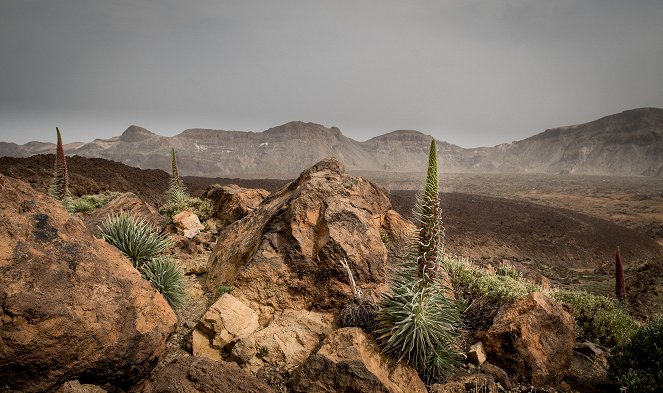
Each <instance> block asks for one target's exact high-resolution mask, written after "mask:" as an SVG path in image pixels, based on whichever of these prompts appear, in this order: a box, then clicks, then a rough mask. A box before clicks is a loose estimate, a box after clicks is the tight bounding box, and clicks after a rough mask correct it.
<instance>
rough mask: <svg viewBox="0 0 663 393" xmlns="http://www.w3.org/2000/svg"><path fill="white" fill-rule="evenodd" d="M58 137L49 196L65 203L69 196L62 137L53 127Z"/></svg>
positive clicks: (56, 128) (58, 130) (57, 129)
mask: <svg viewBox="0 0 663 393" xmlns="http://www.w3.org/2000/svg"><path fill="white" fill-rule="evenodd" d="M55 131H56V133H57V136H58V141H57V146H56V150H55V168H54V170H53V183H52V184H51V188H50V190H49V191H50V194H51V196H52V197H53V198H55V199H57V200H58V201H65V200H66V199H68V198H69V197H70V195H69V175H68V173H67V158H66V157H65V155H64V147H62V135H61V134H60V129H59V128H58V127H55Z"/></svg>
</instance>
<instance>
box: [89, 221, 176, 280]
mask: <svg viewBox="0 0 663 393" xmlns="http://www.w3.org/2000/svg"><path fill="white" fill-rule="evenodd" d="M99 229H100V231H101V232H100V234H101V237H102V238H103V239H104V240H106V241H107V242H108V243H109V244H112V245H114V246H115V247H117V248H118V249H119V250H120V251H122V252H123V253H124V254H125V255H126V256H127V257H129V259H131V261H132V262H133V264H134V266H136V267H140V265H141V264H142V263H144V262H146V261H148V260H150V259H152V258H154V257H156V256H157V255H158V254H160V253H161V252H163V251H164V250H165V249H167V248H168V247H169V246H170V241H169V240H168V238H167V237H166V236H165V235H161V234H159V233H157V232H156V230H155V229H154V228H152V227H151V226H150V225H149V224H148V223H147V222H145V221H144V220H139V219H136V218H134V217H133V216H130V215H128V214H126V213H122V214H113V215H110V216H109V217H108V218H107V219H106V221H104V223H103V224H102V226H101V227H99Z"/></svg>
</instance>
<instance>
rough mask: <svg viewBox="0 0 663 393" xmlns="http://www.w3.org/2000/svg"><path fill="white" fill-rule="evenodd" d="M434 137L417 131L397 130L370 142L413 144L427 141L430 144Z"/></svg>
mask: <svg viewBox="0 0 663 393" xmlns="http://www.w3.org/2000/svg"><path fill="white" fill-rule="evenodd" d="M431 139H432V137H431V136H430V135H426V134H424V133H423V132H420V131H416V130H396V131H392V132H389V133H386V134H384V135H379V136H376V137H374V138H371V139H369V141H396V142H406V141H407V142H412V141H425V142H430V140H431Z"/></svg>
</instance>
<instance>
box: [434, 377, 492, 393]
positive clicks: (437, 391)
mask: <svg viewBox="0 0 663 393" xmlns="http://www.w3.org/2000/svg"><path fill="white" fill-rule="evenodd" d="M466 392H482V393H497V392H499V389H498V387H497V384H496V383H495V379H494V378H493V376H492V375H490V374H483V373H478V374H469V375H462V376H458V377H456V378H454V380H453V381H449V382H446V383H436V384H433V385H432V386H431V388H430V390H429V393H466Z"/></svg>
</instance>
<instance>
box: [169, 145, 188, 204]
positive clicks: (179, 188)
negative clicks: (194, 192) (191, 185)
mask: <svg viewBox="0 0 663 393" xmlns="http://www.w3.org/2000/svg"><path fill="white" fill-rule="evenodd" d="M170 166H171V175H170V186H169V188H168V196H169V198H170V203H172V204H179V203H183V202H184V201H185V200H186V199H187V198H189V194H188V192H187V190H186V186H185V185H184V182H183V181H182V179H181V178H180V173H179V171H178V170H177V154H176V153H175V149H174V148H173V149H171V163H170Z"/></svg>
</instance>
